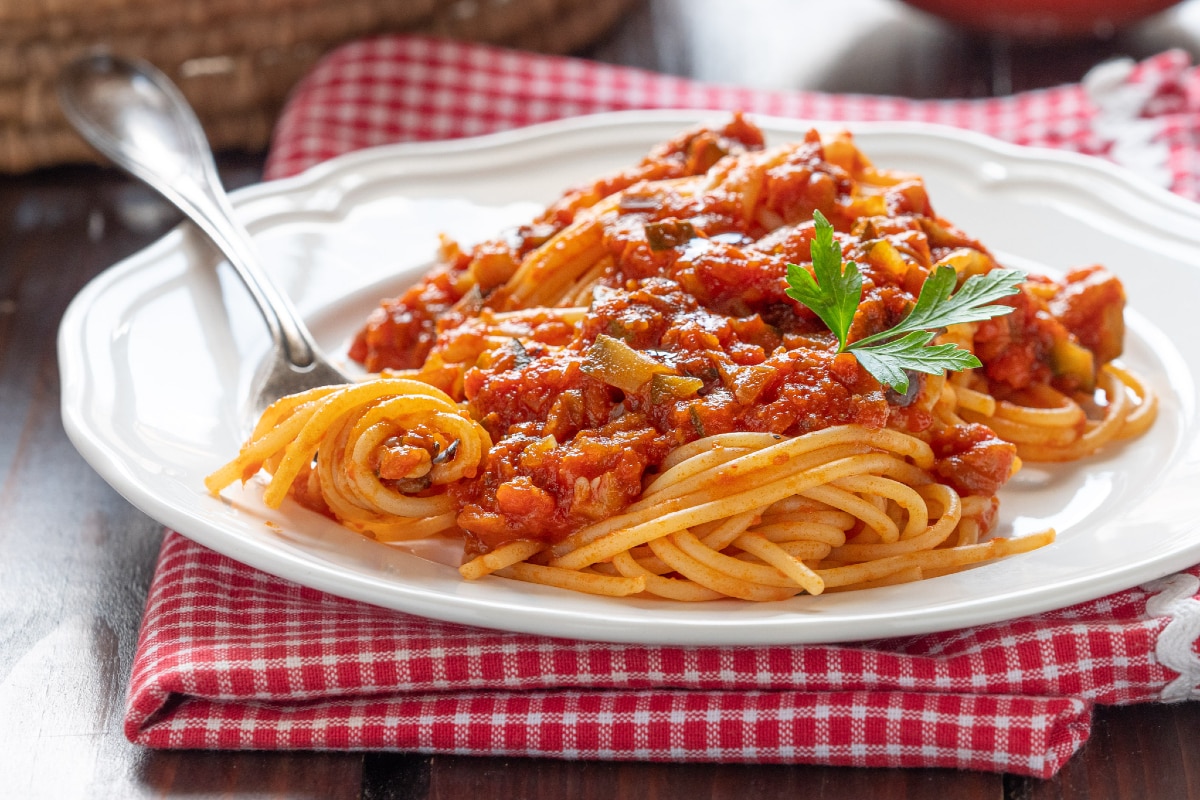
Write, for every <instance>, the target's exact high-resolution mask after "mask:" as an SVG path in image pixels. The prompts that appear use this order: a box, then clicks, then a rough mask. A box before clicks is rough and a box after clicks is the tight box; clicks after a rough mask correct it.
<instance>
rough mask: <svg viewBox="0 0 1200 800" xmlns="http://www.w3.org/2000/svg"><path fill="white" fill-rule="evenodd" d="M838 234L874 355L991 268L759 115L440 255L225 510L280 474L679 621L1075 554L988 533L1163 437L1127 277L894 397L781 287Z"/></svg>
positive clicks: (527, 577)
mask: <svg viewBox="0 0 1200 800" xmlns="http://www.w3.org/2000/svg"><path fill="white" fill-rule="evenodd" d="M814 211H820V212H821V214H823V215H824V216H825V217H827V218H828V219H829V220H830V221H832V223H833V225H834V227H835V228H836V230H837V238H838V241H839V242H840V245H841V247H842V249H843V251H844V252H846V253H847V255H848V256H849V257H852V258H853V259H854V260H855V262H856V263H857V264H858V265H859V269H860V270H861V273H862V276H863V287H864V293H863V295H864V296H863V300H862V302H861V303H860V305H859V307H858V311H857V313H856V316H855V318H854V322H853V324H852V326H851V329H850V338H851V339H860V338H864V337H866V336H869V335H871V334H873V333H876V332H878V331H882V330H886V329H889V328H890V327H892V326H894V325H895V324H896V323H897V322H898V321H899V320H900V319H901V318H902V317H903V316H904V315H905V314H906V313H907V312H908V310H909V309H910V308H912V306H913V303H914V301H915V299H916V296H917V294H918V292H919V291H920V289H921V286H922V285H923V283H924V281H925V279H926V278H927V277H928V276H929V275H930V274H931V273H932V272H933V271H934V270H936V269H937V268H939V267H943V266H947V267H951V268H953V269H954V270H955V272H956V273H957V275H958V276H959V279H960V282H961V281H963V280H966V279H967V278H968V277H969V276H972V275H980V274H985V273H987V272H989V271H991V270H992V269H994V268H996V267H997V264H996V262H995V260H994V259H993V257H992V256H991V254H990V253H989V252H988V251H987V250H986V249H985V248H984V247H983V246H982V245H981V244H979V243H978V242H976V241H975V240H973V239H971V238H970V237H968V236H967V235H966V234H964V233H962V232H961V231H959V230H958V229H956V228H955V227H954V226H953V225H951V224H950V223H949V222H947V221H946V220H944V219H942V218H941V217H939V216H937V215H936V214H935V213H934V212H933V210H932V208H931V206H930V204H929V200H928V198H927V196H926V194H925V189H924V185H923V184H922V182H921V181H920V179H919V178H918V177H916V176H913V175H907V174H902V173H898V172H890V171H883V170H879V169H876V168H875V167H874V166H873V165H872V164H871V163H870V161H869V160H868V159H867V158H866V157H865V156H864V155H863V154H862V153H861V152H860V151H859V150H858V149H857V147H856V146H855V144H854V142H853V140H852V139H851V138H850V137H849V136H848V135H846V134H842V135H838V136H833V137H828V138H824V139H823V138H822V137H821V136H820V135H818V134H817V133H816V132H812V133H810V134H809V135H808V136H807V137H805V139H804V140H803V141H801V142H797V143H792V144H787V145H783V146H779V147H774V148H770V149H767V148H764V146H763V142H762V135H761V133H760V132H759V131H758V129H757V128H755V127H754V126H753V125H752V124H750V123H749V122H748V121H746V120H745V119H743V118H741V117H740V116H737V117H734V118H733V120H732V121H731V122H730V123H728V124H727V125H726V126H724V127H723V128H720V129H707V128H705V129H699V130H696V131H691V132H688V133H687V134H685V135H683V136H680V137H679V138H677V139H675V140H673V141H671V142H668V143H666V144H664V145H662V146H661V147H659V148H657V149H656V150H655V151H654V152H652V153H651V154H650V155H649V156H648V157H647V158H646V159H645V160H644V161H643V162H641V163H640V164H638V165H637V166H635V167H633V168H630V169H629V170H626V171H624V172H621V173H617V174H615V175H612V176H608V177H606V178H603V179H601V180H599V181H597V182H595V183H594V184H592V185H589V186H584V187H582V188H579V189H575V190H572V191H570V192H568V193H567V194H565V195H564V196H563V197H562V198H560V199H559V200H558V201H557V202H555V203H554V204H553V205H551V206H550V207H549V208H548V209H547V210H546V211H545V212H544V213H543V214H542V215H541V216H539V217H538V218H537V219H536V220H534V221H533V222H532V223H531V224H530V225H528V226H525V227H523V228H520V229H518V230H516V231H512V232H510V233H509V234H507V235H505V236H504V237H501V238H498V239H496V240H493V241H488V242H484V243H482V244H479V245H477V246H475V247H474V248H471V249H470V250H463V249H461V248H459V247H458V246H457V245H455V244H454V243H452V242H447V243H446V244H445V246H444V248H443V253H442V259H441V263H440V264H439V266H438V267H436V268H435V269H434V270H432V271H431V272H430V273H429V274H428V275H426V276H425V277H424V278H423V279H421V280H420V281H419V282H418V283H417V284H416V285H415V286H413V287H412V288H411V289H410V290H408V291H407V292H406V293H405V294H403V295H401V296H400V297H398V298H395V299H392V300H387V301H385V302H384V304H383V305H382V306H381V308H380V309H379V310H377V311H376V312H375V313H374V314H373V315H372V317H371V318H370V319H369V320H368V322H367V324H366V325H365V326H364V328H363V330H362V331H361V332H360V334H359V336H358V338H357V339H356V341H355V343H354V346H353V348H352V350H351V355H352V357H354V358H356V359H358V360H360V361H362V362H363V363H364V365H365V366H366V367H367V368H368V369H369V370H372V371H379V372H382V373H383V376H382V377H380V378H378V379H373V380H369V381H366V382H364V383H362V384H358V385H353V386H345V387H328V388H324V389H318V390H313V391H310V392H307V393H304V394H301V395H297V396H294V397H288V398H284V399H282V400H280V401H279V402H278V403H276V404H275V405H274V406H272V407H271V408H270V409H268V411H267V412H266V413H265V414H264V415H263V417H262V419H261V421H260V422H259V425H258V427H257V428H256V430H255V432H254V433H253V435H252V436H251V438H250V441H248V442H247V444H246V445H245V446H244V447H243V449H242V451H241V453H240V454H239V456H238V457H237V458H236V459H234V460H233V461H232V462H231V463H230V464H228V465H226V466H225V467H223V468H222V469H220V470H218V471H217V472H215V473H214V474H213V475H212V476H210V478H209V479H208V487H209V489H210V490H211V491H213V492H219V491H221V490H222V489H223V488H224V487H225V486H227V485H229V484H230V483H232V482H234V481H236V480H239V479H240V480H242V481H245V480H248V479H249V478H250V477H252V476H253V475H255V474H257V473H258V472H259V471H260V470H265V471H266V472H267V473H268V474H269V475H270V480H269V482H268V484H267V486H266V489H265V495H264V499H265V501H266V502H267V503H268V504H269V505H273V506H277V505H279V504H280V503H282V502H283V500H284V499H285V497H287V496H291V497H293V498H294V499H295V500H297V501H299V502H300V503H301V504H303V505H305V506H307V507H310V508H313V509H316V510H318V511H321V512H322V513H325V514H328V515H329V516H331V517H333V518H334V519H336V520H338V521H340V522H341V523H343V524H344V525H346V526H347V527H349V528H351V529H353V530H356V531H359V532H361V533H362V534H364V535H366V536H370V537H373V538H375V539H377V540H379V541H384V542H393V541H401V540H407V539H413V538H420V537H426V536H431V535H435V534H441V535H450V536H457V537H461V538H462V539H463V541H464V543H465V556H464V563H463V565H462V567H461V569H460V571H461V573H462V574H463V576H464V577H465V578H467V579H471V580H475V579H479V578H482V577H484V576H486V575H490V574H494V575H499V576H503V577H507V578H514V579H517V580H523V581H533V582H537V583H542V584H547V585H552V586H558V587H562V588H567V589H573V590H577V591H583V592H592V593H597V594H605V595H612V596H626V595H644V596H657V597H662V598H667V599H671V600H677V601H704V600H712V599H718V598H728V597H732V598H741V599H745V600H778V599H782V598H786V597H791V596H793V595H796V594H799V593H808V594H821V593H822V592H825V591H840V590H845V589H852V588H867V587H873V586H884V585H890V584H895V583H905V582H909V581H915V580H920V579H922V578H927V577H931V576H936V575H941V574H945V573H947V572H951V571H954V570H958V569H962V568H964V567H966V566H968V565H970V564H975V563H978V562H981V561H986V560H990V559H994V558H998V557H1001V556H1005V555H1009V554H1012V553H1019V552H1024V551H1027V550H1031V549H1033V548H1036V547H1040V546H1043V545H1045V544H1047V543H1049V542H1050V541H1052V540H1053V537H1054V533H1053V531H1046V532H1044V533H1041V534H1037V535H1032V536H1025V537H1021V538H1019V539H1013V540H1009V539H1003V538H996V537H992V538H988V534H989V532H990V531H991V529H992V527H993V526H994V523H995V518H996V510H997V506H998V501H997V499H996V491H997V490H998V489H999V488H1000V486H1002V485H1003V484H1004V482H1005V481H1007V480H1008V478H1009V477H1010V476H1011V475H1012V474H1013V473H1014V472H1015V471H1016V470H1017V469H1018V468H1019V465H1020V462H1021V460H1031V461H1067V460H1074V459H1079V458H1082V457H1085V456H1087V455H1089V454H1091V453H1094V452H1096V451H1097V450H1099V449H1101V448H1103V447H1106V446H1109V445H1111V443H1113V442H1115V441H1117V440H1120V439H1123V438H1129V437H1132V436H1137V435H1139V434H1141V433H1142V432H1144V431H1145V430H1146V429H1147V428H1148V427H1149V426H1150V425H1151V424H1152V422H1153V419H1154V413H1155V408H1156V405H1155V398H1154V395H1153V393H1152V392H1151V391H1150V390H1149V388H1148V387H1147V386H1146V385H1145V384H1144V383H1143V382H1142V381H1141V380H1140V379H1139V378H1138V377H1137V376H1136V375H1135V374H1133V373H1132V372H1130V371H1129V370H1127V369H1125V368H1123V367H1121V366H1119V365H1117V364H1116V363H1114V361H1113V360H1114V359H1115V358H1116V357H1118V356H1119V355H1120V352H1121V346H1122V339H1123V324H1122V308H1123V304H1124V293H1123V290H1122V288H1121V286H1120V283H1119V282H1118V281H1117V279H1116V278H1115V277H1113V276H1112V275H1110V274H1109V273H1107V272H1106V271H1104V270H1103V269H1101V268H1099V267H1087V268H1084V269H1079V270H1074V271H1072V272H1070V273H1068V274H1067V275H1066V277H1065V278H1064V279H1063V280H1062V281H1052V280H1050V279H1047V278H1041V277H1030V278H1028V279H1027V280H1026V281H1025V283H1024V284H1022V286H1021V288H1020V291H1019V292H1018V293H1017V294H1016V295H1014V296H1012V297H1010V298H1005V299H1003V300H1000V301H998V302H1000V303H1004V304H1006V305H1008V306H1011V313H1009V314H1007V315H1005V316H997V317H993V318H992V319H988V320H985V321H983V322H972V323H964V324H959V325H952V326H950V327H949V328H948V329H947V330H945V331H943V332H942V333H941V335H940V337H939V339H938V341H940V342H943V343H953V344H955V345H957V346H959V347H961V348H963V349H965V350H968V351H970V352H972V353H974V354H975V355H976V356H978V358H979V359H980V362H981V364H982V366H980V367H979V368H976V369H973V370H968V371H965V372H958V373H953V374H951V375H949V376H946V375H924V374H916V373H914V374H913V375H912V376H911V377H912V379H911V381H910V384H909V391H908V392H907V393H906V394H904V395H900V394H898V393H896V392H894V391H892V390H890V389H887V388H886V387H884V386H881V385H880V384H879V383H878V381H877V380H876V379H875V378H873V377H872V376H871V374H869V373H868V372H866V371H865V370H864V369H862V367H861V366H860V364H859V363H858V362H857V360H856V358H855V356H854V355H853V354H851V353H839V352H838V347H837V341H836V340H835V337H834V335H833V334H832V333H831V332H830V331H829V330H828V329H827V328H826V327H825V325H824V324H823V323H822V322H821V321H820V319H818V318H817V317H816V316H815V315H814V314H813V313H812V312H811V311H810V310H809V309H808V308H806V307H804V306H802V305H800V304H799V303H797V302H795V301H793V300H791V299H790V298H789V297H788V296H787V295H786V294H785V291H784V290H785V288H786V281H785V274H786V267H787V265H788V264H789V263H795V264H800V265H802V266H804V265H810V264H811V253H810V245H811V242H812V238H813V230H814V228H813V222H812V220H813V216H814Z"/></svg>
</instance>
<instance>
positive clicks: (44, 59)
mask: <svg viewBox="0 0 1200 800" xmlns="http://www.w3.org/2000/svg"><path fill="white" fill-rule="evenodd" d="M633 1H634V0H188V1H187V2H183V0H0V171H3V172H20V171H24V170H29V169H33V168H35V167H42V166H48V165H52V164H61V163H68V162H76V161H94V160H95V158H96V157H95V155H94V154H93V152H92V151H91V149H90V148H89V147H88V146H87V145H86V144H84V142H83V141H82V140H81V139H80V138H79V137H78V136H76V134H75V133H74V131H73V130H71V129H70V128H69V126H68V125H67V122H66V120H65V119H64V118H63V116H62V113H61V111H60V110H59V108H58V102H57V99H56V95H55V88H54V81H55V79H56V77H57V75H58V72H59V71H60V70H61V69H62V67H63V66H64V65H66V64H67V63H69V62H70V61H72V60H73V59H75V58H77V57H79V56H80V55H82V54H84V53H87V52H92V51H96V50H107V51H109V52H112V53H115V54H118V55H123V56H133V57H138V58H144V59H146V60H148V61H150V62H152V63H154V64H155V65H156V66H158V67H159V68H160V69H162V70H163V71H164V72H166V73H167V74H168V75H170V76H171V77H172V79H174V80H175V81H176V82H177V83H178V84H179V86H180V88H181V89H182V90H183V92H184V94H186V95H187V97H188V99H189V100H190V101H191V102H192V103H193V104H194V105H195V107H196V110H197V113H198V114H199V116H200V118H201V120H202V121H203V122H204V125H205V128H206V129H207V130H208V134H209V137H210V139H211V140H212V143H213V146H214V148H218V149H220V148H227V149H229V148H246V149H258V148H261V147H263V146H265V144H266V143H267V141H268V137H269V136H270V132H271V127H272V125H273V124H274V121H275V119H276V117H277V115H278V114H279V111H280V109H281V108H282V106H283V103H284V100H285V99H286V96H287V93H288V91H289V90H290V89H291V88H292V86H294V85H295V83H296V82H297V81H298V80H299V79H300V77H301V76H303V75H304V74H305V73H306V72H307V71H308V70H309V68H310V67H312V65H313V63H314V62H315V61H316V60H317V59H318V58H320V57H321V56H322V55H323V54H324V53H326V52H327V51H329V50H330V49H332V48H333V47H335V46H337V45H338V44H341V43H343V42H346V41H348V40H350V39H353V38H357V37H361V36H369V35H372V34H379V33H400V32H410V33H422V34H431V35H437V36H445V37H450V38H457V39H466V40H473V41H481V42H489V43H492V44H500V45H506V46H510V47H517V48H522V49H528V50H536V51H540V52H545V53H568V52H571V51H573V50H578V49H579V48H582V47H584V46H586V45H587V44H589V43H591V42H592V41H594V40H595V39H596V38H598V37H599V36H600V35H601V34H603V33H604V32H605V31H606V30H607V29H608V28H609V27H611V26H612V25H613V24H614V23H615V22H616V21H617V20H618V18H619V17H620V16H621V14H622V13H623V12H624V11H626V10H627V9H628V8H629V7H630V6H631V5H632V3H633Z"/></svg>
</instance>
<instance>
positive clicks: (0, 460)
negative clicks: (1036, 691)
mask: <svg viewBox="0 0 1200 800" xmlns="http://www.w3.org/2000/svg"><path fill="white" fill-rule="evenodd" d="M1166 47H1183V48H1186V49H1188V50H1190V51H1191V52H1192V53H1193V54H1194V55H1196V54H1200V0H1191V2H1188V3H1185V4H1184V5H1183V6H1181V7H1180V8H1178V9H1177V10H1176V11H1174V12H1171V13H1168V14H1167V15H1164V16H1161V17H1159V18H1156V19H1153V20H1150V21H1148V22H1147V23H1145V24H1142V25H1140V26H1138V27H1136V28H1134V29H1131V30H1128V31H1125V32H1121V33H1119V34H1117V35H1115V36H1110V37H1109V38H1105V39H1098V40H1090V41H1085V42H1074V43H1054V44H1044V45H1029V44H1020V43H1014V42H1011V41H1007V40H1004V39H987V38H978V37H972V36H968V35H964V34H962V33H960V32H957V31H955V30H953V29H950V28H948V27H946V26H944V25H942V24H940V23H938V22H936V21H934V20H932V19H931V18H929V17H925V16H923V15H921V14H919V13H916V12H913V11H910V10H909V9H907V8H906V7H904V6H901V5H899V4H898V3H893V2H889V0H840V1H839V2H836V3H835V2H820V3H818V2H815V1H812V0H759V1H758V2H744V3H729V2H722V0H703V2H700V1H699V0H655V1H654V2H648V3H647V4H646V5H644V6H642V7H641V8H640V9H639V10H638V11H637V12H636V13H634V14H632V15H631V16H630V17H629V18H628V20H627V21H626V22H624V23H623V24H622V25H621V26H620V27H619V29H618V30H616V31H614V32H613V33H612V35H611V36H609V37H607V38H606V39H605V40H604V41H603V42H601V43H600V44H599V45H598V46H596V47H595V48H594V49H593V50H592V51H590V52H589V53H587V54H586V55H590V56H592V57H595V58H598V59H602V60H607V61H613V62H617V63H625V64H633V65H637V66H643V67H647V68H652V69H659V70H663V71H666V72H672V73H676V74H681V75H692V76H696V77H699V78H702V79H708V80H718V81H724V82H734V83H743V84H749V85H754V86H760V87H767V88H786V87H794V88H808V89H822V90H828V91H842V92H846V91H852V92H880V93H892V94H900V95H907V96H912V97H939V96H946V97H949V96H958V97H964V96H967V97H970V96H983V95H989V94H1001V93H1005V92H1008V91H1019V90H1022V89H1027V88H1033V87H1037V86H1046V85H1051V84H1054V83H1060V82H1066V81H1076V80H1078V79H1079V78H1080V77H1082V75H1083V74H1084V72H1086V70H1087V69H1088V68H1089V67H1090V66H1092V65H1093V64H1095V63H1097V62H1098V61H1100V60H1103V59H1105V58H1108V57H1112V56H1117V55H1130V56H1134V57H1144V56H1147V55H1150V54H1153V53H1155V52H1158V51H1160V50H1162V49H1164V48H1166ZM262 161H263V158H262V154H261V153H253V154H225V155H223V156H222V158H221V164H222V170H223V173H224V175H225V177H226V180H227V183H228V184H230V185H231V186H238V185H243V184H246V183H250V182H253V181H255V180H257V179H258V176H259V174H260V170H261V166H262ZM177 219H178V218H177V216H176V214H175V213H174V212H173V211H171V210H170V209H168V208H167V207H165V206H164V204H163V203H162V202H160V201H158V200H157V199H156V198H155V197H154V196H153V195H152V194H151V193H150V192H149V191H148V190H146V189H143V188H141V187H140V186H138V185H135V184H133V183H131V182H130V181H128V180H126V179H124V178H123V177H121V176H119V175H117V174H116V173H114V172H112V171H108V170H103V169H99V168H95V167H64V168H57V169H52V170H46V171H42V172H39V173H35V174H31V175H24V176H16V177H0V475H2V482H0V797H4V798H8V797H11V798H32V797H46V798H56V800H57V799H58V798H73V797H102V798H106V797H113V798H136V797H182V796H187V797H190V798H204V797H216V796H222V797H232V798H249V797H255V798H261V797H278V798H301V797H305V798H307V797H312V798H352V797H362V798H443V797H445V798H455V797H472V796H484V795H490V796H495V797H503V798H526V797H538V798H559V797H579V798H606V799H607V798H612V797H648V798H733V797H747V796H751V797H785V796H804V797H807V798H813V799H814V800H815V799H816V798H844V797H872V798H939V800H943V799H944V798H995V799H998V798H1093V799H1096V798H1115V797H1123V798H1145V797H1153V798H1168V799H1174V798H1200V703H1186V704H1180V705H1172V706H1140V707H1127V708H1101V709H1099V710H1098V712H1097V718H1096V723H1095V728H1094V730H1093V734H1092V739H1091V741H1090V742H1089V743H1088V744H1087V746H1086V747H1085V748H1084V749H1083V751H1082V752H1081V753H1079V754H1078V755H1077V756H1076V757H1075V758H1074V759H1073V760H1072V761H1071V762H1070V763H1069V764H1068V765H1067V767H1066V768H1065V769H1064V770H1063V771H1062V772H1061V773H1060V775H1059V776H1058V777H1057V778H1056V779H1055V780H1052V781H1038V780H1031V779H1026V778H1020V777H1014V776H1002V775H994V774H984V773H968V772H954V771H949V770H882V769H881V770H866V769H845V768H823V767H811V766H795V767H785V766H771V767H748V766H711V765H692V766H688V765H651V764H607V763H565V762H558V761H552V760H533V759H528V760H523V759H509V758H459V757H447V756H434V757H427V756H421V755H405V754H371V755H363V754H358V753H219V752H154V751H148V750H145V749H142V748H139V747H135V746H133V745H131V744H130V743H129V742H127V741H126V739H125V737H124V735H123V734H122V729H121V720H122V712H123V704H124V695H125V687H126V681H127V678H128V675H129V669H130V663H131V660H132V657H133V651H134V645H135V641H136V637H137V631H138V625H139V623H140V620H141V615H142V609H143V604H144V602H145V595H146V590H147V586H148V584H149V582H150V577H151V574H152V571H153V568H154V561H155V556H156V554H157V551H158V547H159V543H160V541H161V537H162V531H161V528H160V526H159V525H158V524H157V523H155V522H154V521H153V520H151V519H149V518H147V517H146V516H144V515H143V514H141V513H140V512H138V511H137V510H135V509H134V508H133V507H132V506H130V505H129V504H128V503H126V502H125V501H124V500H123V499H122V498H121V497H120V496H119V495H117V493H116V492H114V491H113V490H112V489H110V488H109V487H108V486H107V485H106V484H105V483H104V482H103V481H101V480H100V478H99V477H97V476H96V474H95V473H94V472H92V470H91V469H90V468H89V467H88V466H87V465H86V464H85V463H84V462H83V460H82V459H81V458H80V457H79V455H78V454H77V453H76V452H75V450H74V449H73V448H72V446H71V445H70V443H69V442H68V441H67V438H66V436H65V435H64V433H63V430H62V426H61V423H60V418H59V402H58V396H59V378H58V364H57V360H56V356H55V342H54V340H55V333H56V329H57V327H58V322H59V318H60V316H61V314H62V312H63V310H64V308H65V307H66V305H67V303H68V301H69V300H70V299H71V297H72V296H73V295H74V294H75V293H76V292H77V291H78V290H79V288H80V287H81V286H83V284H84V283H85V282H86V281H87V280H88V279H90V278H91V277H93V276H94V275H96V274H97V273H98V272H100V271H101V270H103V269H104V268H106V267H108V266H110V265H111V264H113V263H115V262H116V261H118V260H119V259H121V258H123V257H124V256H126V255H128V254H130V253H132V252H134V251H136V250H138V249H140V248H142V247H143V246H145V245H146V244H148V243H150V242H151V241H153V240H154V239H155V238H157V237H158V236H160V235H162V234H163V233H164V232H165V231H166V230H168V229H169V228H170V227H171V226H172V225H174V224H175V223H176V222H177Z"/></svg>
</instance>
